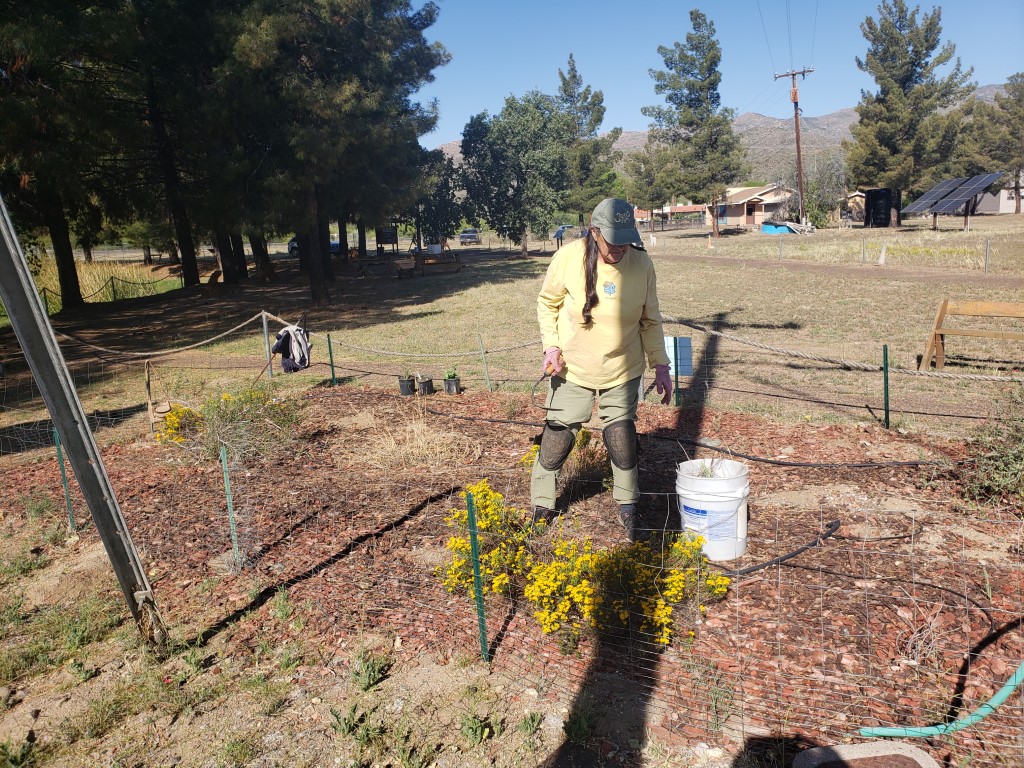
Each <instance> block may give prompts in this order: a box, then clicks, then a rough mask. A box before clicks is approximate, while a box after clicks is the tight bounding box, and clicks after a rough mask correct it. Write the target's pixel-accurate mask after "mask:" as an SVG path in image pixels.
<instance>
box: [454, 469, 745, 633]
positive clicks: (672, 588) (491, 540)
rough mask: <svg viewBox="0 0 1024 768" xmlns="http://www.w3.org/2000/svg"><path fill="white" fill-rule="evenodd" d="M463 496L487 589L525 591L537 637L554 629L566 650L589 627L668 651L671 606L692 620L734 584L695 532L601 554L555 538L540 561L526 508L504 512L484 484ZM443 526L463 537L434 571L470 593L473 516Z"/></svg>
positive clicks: (462, 512)
mask: <svg viewBox="0 0 1024 768" xmlns="http://www.w3.org/2000/svg"><path fill="white" fill-rule="evenodd" d="M467 494H472V495H473V502H474V509H475V512H476V520H477V530H478V537H477V538H478V545H479V555H480V571H481V577H482V580H483V585H484V589H485V590H486V591H488V592H492V593H498V594H503V595H507V596H512V597H514V596H515V595H517V594H522V595H523V597H525V598H526V600H527V601H529V602H530V603H531V604H532V606H533V616H534V618H535V619H536V620H537V622H538V623H539V624H540V628H541V631H542V632H544V633H545V634H553V633H557V634H558V635H559V636H560V637H561V639H562V641H563V648H566V647H574V646H575V644H576V643H577V642H578V640H579V638H580V636H581V634H582V631H583V630H584V629H585V628H588V629H595V630H597V631H600V632H608V633H616V632H619V633H622V632H626V631H630V632H636V633H639V634H641V635H643V636H645V637H647V638H649V639H650V640H652V641H653V642H655V643H658V644H661V645H668V644H669V643H670V642H671V640H672V637H673V634H674V631H675V617H674V606H678V605H681V604H682V605H686V606H688V607H689V608H690V610H689V611H686V612H684V613H686V614H687V615H693V613H694V612H695V611H698V610H699V611H700V612H701V613H703V612H705V611H706V607H705V605H704V603H705V602H708V601H711V600H718V599H720V598H722V597H723V596H724V595H725V594H726V592H727V591H728V588H729V583H730V581H729V579H728V578H727V577H725V576H723V575H721V574H720V573H717V572H715V571H711V570H710V569H709V568H707V561H706V559H705V558H704V555H703V553H702V551H701V548H702V546H703V543H704V541H703V539H702V538H700V537H699V536H690V535H688V534H682V535H679V536H676V537H673V538H672V539H667V540H666V545H667V546H665V547H664V548H654V547H651V546H650V545H649V544H648V543H646V542H640V543H636V544H631V545H629V546H626V547H615V548H612V549H604V550H599V551H595V548H594V544H593V541H592V540H591V539H590V538H587V537H585V538H583V539H569V538H564V537H559V538H557V539H555V540H554V541H553V542H551V549H550V554H549V555H548V556H546V557H544V558H543V559H541V558H539V557H536V556H534V555H531V554H530V552H529V550H528V546H527V545H528V541H527V540H528V538H529V536H530V526H529V523H528V515H527V513H526V512H525V511H524V510H519V509H514V508H512V507H508V506H506V504H505V500H504V498H503V497H502V495H501V494H500V493H496V492H495V491H493V490H492V489H491V487H490V485H489V483H488V481H487V480H486V479H484V480H481V481H480V482H479V483H476V484H475V485H469V486H467V487H466V492H465V493H463V494H462V497H463V498H464V499H465V498H466V496H467ZM446 522H447V523H448V524H449V525H450V526H452V527H453V528H458V529H461V531H462V532H461V533H459V534H458V535H455V536H452V537H451V538H450V539H449V540H448V543H447V544H446V545H445V546H446V548H447V549H448V551H449V552H450V553H451V557H450V559H449V560H448V562H447V563H445V564H444V565H442V566H439V567H438V568H437V571H436V573H437V575H438V577H439V578H440V579H441V582H442V584H443V585H444V587H445V589H447V590H448V591H449V592H452V593H456V592H467V593H471V590H472V587H473V564H472V561H471V552H470V549H471V548H470V542H469V535H468V526H469V522H468V510H467V509H453V510H452V511H451V514H450V515H449V516H448V518H446ZM541 525H542V524H541ZM690 635H691V636H692V632H691V633H690Z"/></svg>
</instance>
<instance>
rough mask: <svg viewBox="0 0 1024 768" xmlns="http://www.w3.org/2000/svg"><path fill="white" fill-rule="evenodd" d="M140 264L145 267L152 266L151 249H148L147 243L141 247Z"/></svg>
mask: <svg viewBox="0 0 1024 768" xmlns="http://www.w3.org/2000/svg"><path fill="white" fill-rule="evenodd" d="M142 263H143V265H145V266H147V267H149V266H152V265H153V249H152V248H150V247H149V243H146V244H144V245H143V246H142Z"/></svg>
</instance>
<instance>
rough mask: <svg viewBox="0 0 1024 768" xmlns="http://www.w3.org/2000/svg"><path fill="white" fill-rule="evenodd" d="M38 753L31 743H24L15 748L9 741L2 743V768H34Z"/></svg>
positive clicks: (0, 759)
mask: <svg viewBox="0 0 1024 768" xmlns="http://www.w3.org/2000/svg"><path fill="white" fill-rule="evenodd" d="M37 754H38V753H37V752H36V750H35V745H34V744H33V743H32V742H30V741H23V742H22V743H21V746H19V747H15V746H13V745H12V744H11V742H9V741H4V742H0V768H34V766H36V765H38V762H37V761H36V757H37Z"/></svg>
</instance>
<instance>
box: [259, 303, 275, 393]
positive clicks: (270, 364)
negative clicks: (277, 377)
mask: <svg viewBox="0 0 1024 768" xmlns="http://www.w3.org/2000/svg"><path fill="white" fill-rule="evenodd" d="M260 314H261V315H263V348H264V349H265V350H266V351H267V378H268V379H271V380H273V378H274V358H273V356H272V355H271V354H270V329H269V328H268V327H267V311H266V310H263V312H261V313H260Z"/></svg>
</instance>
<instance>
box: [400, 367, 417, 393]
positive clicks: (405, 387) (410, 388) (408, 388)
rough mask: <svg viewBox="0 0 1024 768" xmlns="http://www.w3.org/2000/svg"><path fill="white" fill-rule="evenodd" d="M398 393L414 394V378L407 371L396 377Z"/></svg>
mask: <svg viewBox="0 0 1024 768" xmlns="http://www.w3.org/2000/svg"><path fill="white" fill-rule="evenodd" d="M398 393H399V394H401V395H415V394H416V380H415V379H414V378H413V377H412V374H411V373H409V372H408V371H403V372H402V375H401V376H399V377H398Z"/></svg>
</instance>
